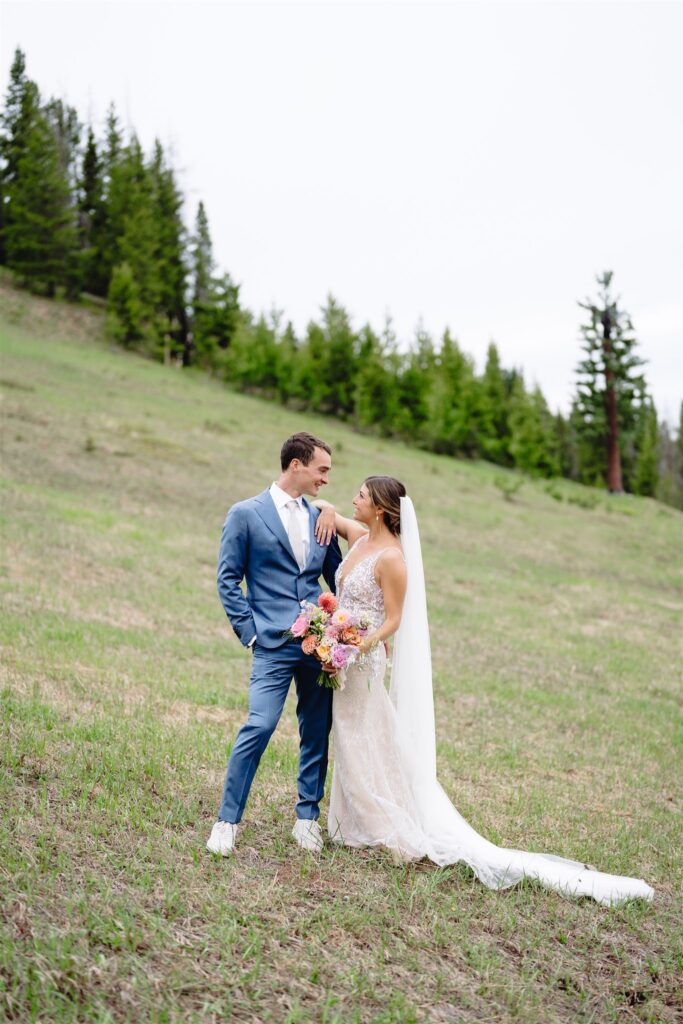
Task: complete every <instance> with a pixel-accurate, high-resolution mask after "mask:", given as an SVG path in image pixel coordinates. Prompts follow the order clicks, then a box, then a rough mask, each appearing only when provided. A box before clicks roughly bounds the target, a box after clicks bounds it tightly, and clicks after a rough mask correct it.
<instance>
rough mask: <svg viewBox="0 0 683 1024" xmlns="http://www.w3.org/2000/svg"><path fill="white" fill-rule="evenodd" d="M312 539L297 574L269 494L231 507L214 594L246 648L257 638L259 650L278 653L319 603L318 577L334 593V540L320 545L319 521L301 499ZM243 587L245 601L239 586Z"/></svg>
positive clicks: (314, 510)
mask: <svg viewBox="0 0 683 1024" xmlns="http://www.w3.org/2000/svg"><path fill="white" fill-rule="evenodd" d="M304 505H305V507H306V509H307V510H308V514H309V518H310V522H311V533H310V544H309V549H308V550H309V554H308V562H307V564H306V568H305V569H304V570H303V572H301V571H300V570H299V565H298V563H297V561H296V559H295V557H294V552H293V551H292V548H291V545H290V543H289V537H288V536H287V533H286V531H285V528H284V526H283V525H282V521H281V519H280V516H279V514H278V511H277V509H276V508H275V502H274V501H273V499H272V497H271V496H270V490H269V489H268V490H265V491H263V492H262V493H261V494H257V495H256V497H255V498H248V499H247V500H246V501H240V502H238V503H237V504H236V505H233V506H232V508H231V509H230V511H229V512H228V515H227V518H226V520H225V524H224V526H223V535H222V537H221V549H220V554H219V557H218V593H219V595H220V599H221V601H222V603H223V607H224V608H225V612H226V615H227V616H228V618H229V619H230V624H231V626H232V628H233V629H234V631H235V633H236V634H237V636H238V637H239V639H240V640H241V641H242V643H243V644H244V645H245V647H246V646H247V645H248V644H249V641H250V640H251V638H252V637H253V636H254V635H256V637H257V639H258V643H259V644H260V645H262V646H263V647H271V648H275V647H280V646H281V645H282V644H284V643H285V642H286V640H287V638H286V637H285V636H283V633H284V632H285V630H287V629H289V627H290V626H291V625H292V623H293V622H294V620H295V618H296V617H297V615H298V614H299V612H300V611H301V602H302V601H314V602H315V601H317V600H318V595H319V594H320V583H319V580H320V577H321V576H323V577H324V578H325V580H326V582H327V584H328V586H329V587H330V589H331V590H332V591H334V589H335V585H334V574H335V571H336V569H337V566H338V565H339V563H340V562H341V559H342V555H341V551H340V550H339V544H338V543H337V540H336V538H333V539H332V541H331V542H330V544H328V545H322V544H318V542H317V540H316V539H315V533H314V530H313V527H314V525H315V521H316V519H317V518H318V516H319V515H320V512H319V511H318V509H317V508H313V507H312V506H311V505H310V504H309V503H308V502H307V501H306V499H305V498H304ZM243 579H246V581H247V593H246V597H245V595H244V593H243V592H242V587H241V586H240V584H241V583H242V580H243Z"/></svg>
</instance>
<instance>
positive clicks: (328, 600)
mask: <svg viewBox="0 0 683 1024" xmlns="http://www.w3.org/2000/svg"><path fill="white" fill-rule="evenodd" d="M318 605H319V606H320V607H321V608H322V610H323V611H324V612H333V611H334V609H335V608H336V607H337V598H336V597H335V596H334V594H330V593H329V592H328V591H326V592H325V593H324V594H321V595H320V597H319V598H318Z"/></svg>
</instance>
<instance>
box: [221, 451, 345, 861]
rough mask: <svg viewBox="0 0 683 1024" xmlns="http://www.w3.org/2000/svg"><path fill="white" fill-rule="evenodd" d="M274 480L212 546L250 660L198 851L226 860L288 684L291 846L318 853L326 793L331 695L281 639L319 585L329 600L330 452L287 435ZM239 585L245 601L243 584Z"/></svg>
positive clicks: (332, 546)
mask: <svg viewBox="0 0 683 1024" xmlns="http://www.w3.org/2000/svg"><path fill="white" fill-rule="evenodd" d="M280 463H281V466H282V472H281V474H280V477H279V478H278V480H277V481H276V482H275V483H273V484H272V486H271V487H270V488H268V489H267V490H265V491H263V492H262V493H261V494H258V495H257V496H256V497H255V498H248V499H247V500H246V501H240V502H238V503H237V504H236V505H233V507H232V508H231V509H230V511H229V513H228V516H227V519H226V520H225V525H224V526H223V535H222V537H221V548H220V555H219V559H218V593H219V594H220V598H221V601H222V602H223V607H224V608H225V611H226V614H227V616H228V618H229V620H230V624H231V625H232V628H233V629H234V631H235V633H236V634H237V636H238V637H239V639H240V640H241V642H242V643H243V644H244V646H245V647H248V648H250V649H251V651H252V659H253V660H252V671H251V680H250V683H249V717H248V718H247V721H246V723H245V724H244V725H243V726H242V728H241V729H240V731H239V733H238V735H237V739H236V740H235V744H234V746H233V748H232V753H231V755H230V761H229V763H228V770H227V773H226V777H225V787H224V790H223V800H222V802H221V806H220V810H219V812H218V821H217V822H216V823H215V825H214V826H213V829H212V831H211V836H210V837H209V841H208V843H207V849H208V850H209V851H210V852H211V853H217V854H222V855H223V856H224V857H227V856H228V855H229V854H230V853H231V852H232V850H233V848H234V846H235V840H236V835H237V825H238V824H239V822H240V820H241V818H242V813H243V811H244V805H245V804H246V802H247V797H248V796H249V789H250V787H251V783H252V780H253V778H254V775H255V773H256V769H257V768H258V764H259V761H260V760H261V755H262V754H263V752H264V750H265V749H266V746H267V745H268V741H269V739H270V737H271V735H272V734H273V731H274V730H275V727H276V725H277V723H278V721H279V719H280V715H281V714H282V709H283V707H284V703H285V698H286V697H287V692H288V690H289V686H290V683H291V681H292V678H294V680H295V683H296V692H297V707H296V713H297V718H298V720H299V740H300V755H299V775H298V791H299V800H298V802H297V804H296V823H295V825H294V829H293V831H292V835H293V836H294V839H295V840H296V841H297V843H298V844H299V846H301V847H302V848H303V849H307V850H316V851H317V850H320V849H322V845H323V840H322V834H321V832H320V827H319V825H318V821H317V819H318V817H319V815H320V807H319V803H320V800H321V799H322V796H323V792H324V788H325V776H326V774H327V750H328V742H329V732H330V726H331V724H332V691H331V690H329V689H328V688H327V687H324V686H319V685H318V682H317V679H318V676H319V674H320V664H319V662H318V661H316V659H315V658H314V657H313V656H311V655H305V654H304V653H303V651H302V650H301V641H298V640H297V641H294V640H289V639H288V638H287V637H286V636H284V635H283V634H284V633H285V631H286V630H288V629H289V627H290V626H291V625H292V623H293V622H294V620H295V619H296V617H297V615H298V614H299V612H300V610H301V602H302V601H313V602H315V601H317V599H318V596H319V594H320V577H321V576H323V577H324V579H325V580H326V582H327V584H328V585H329V587H330V589H331V590H332V591H334V589H335V583H334V574H335V571H336V569H337V566H338V565H339V563H340V562H341V557H342V556H341V551H340V550H339V545H338V543H337V540H336V538H334V537H333V538H332V539H331V540H330V542H329V543H327V544H320V543H318V540H317V539H316V536H315V529H314V527H315V521H316V519H317V518H318V515H319V512H318V509H317V508H314V507H313V506H311V505H310V504H309V503H308V502H307V501H306V499H305V498H304V497H303V495H304V494H308V495H311V496H312V497H315V496H316V495H317V493H318V491H319V490H320V488H321V487H323V486H324V485H325V484H326V483H327V478H328V475H329V472H330V469H331V468H332V458H331V451H330V447H329V445H327V444H325V442H324V441H320V440H319V439H318V438H316V437H313V436H312V435H311V434H306V433H301V434H294V435H293V436H292V437H290V438H288V439H287V440H286V441H285V443H284V444H283V446H282V451H281V453H280ZM243 579H246V583H247V591H246V596H245V594H244V593H243V591H242V587H241V583H242V580H243Z"/></svg>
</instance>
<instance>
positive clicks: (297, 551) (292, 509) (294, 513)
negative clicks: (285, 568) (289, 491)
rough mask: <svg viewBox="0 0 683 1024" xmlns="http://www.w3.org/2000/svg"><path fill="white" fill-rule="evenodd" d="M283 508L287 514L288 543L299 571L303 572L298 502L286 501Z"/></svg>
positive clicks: (302, 544)
mask: <svg viewBox="0 0 683 1024" xmlns="http://www.w3.org/2000/svg"><path fill="white" fill-rule="evenodd" d="M285 508H286V509H287V511H288V512H289V529H288V530H287V533H288V535H289V543H290V544H291V545H292V551H293V552H294V557H295V558H296V560H297V562H298V564H299V569H300V570H301V571H302V572H303V569H304V565H305V563H304V539H303V537H302V536H301V521H300V519H299V502H298V501H295V500H294V499H293V498H292V500H291V501H288V502H287V504H286V505H285Z"/></svg>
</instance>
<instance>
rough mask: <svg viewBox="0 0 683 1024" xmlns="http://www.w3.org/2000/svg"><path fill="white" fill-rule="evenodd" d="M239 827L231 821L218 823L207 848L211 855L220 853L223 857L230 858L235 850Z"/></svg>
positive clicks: (212, 831)
mask: <svg viewBox="0 0 683 1024" xmlns="http://www.w3.org/2000/svg"><path fill="white" fill-rule="evenodd" d="M236 839H237V825H232V824H231V823H230V822H229V821H217V822H216V824H215V825H214V826H213V828H212V829H211V835H210V836H209V841H208V843H207V844H206V848H207V850H208V851H209V853H219V854H220V855H221V857H229V856H230V854H231V853H232V851H233V850H234V848H235V841H236Z"/></svg>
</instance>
